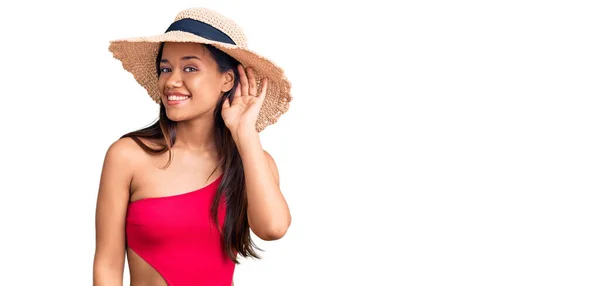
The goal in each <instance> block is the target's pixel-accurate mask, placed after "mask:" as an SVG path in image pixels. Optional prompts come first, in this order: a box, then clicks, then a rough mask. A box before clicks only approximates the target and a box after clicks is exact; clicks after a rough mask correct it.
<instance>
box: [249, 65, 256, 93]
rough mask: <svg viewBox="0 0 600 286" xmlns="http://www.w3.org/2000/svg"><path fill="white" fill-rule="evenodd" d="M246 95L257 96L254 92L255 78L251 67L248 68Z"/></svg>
mask: <svg viewBox="0 0 600 286" xmlns="http://www.w3.org/2000/svg"><path fill="white" fill-rule="evenodd" d="M248 94H249V95H252V96H257V95H258V93H257V92H256V76H255V75H254V69H252V68H251V67H249V68H248Z"/></svg>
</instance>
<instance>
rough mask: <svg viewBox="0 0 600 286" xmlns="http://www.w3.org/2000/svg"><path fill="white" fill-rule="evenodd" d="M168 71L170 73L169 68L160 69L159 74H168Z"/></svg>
mask: <svg viewBox="0 0 600 286" xmlns="http://www.w3.org/2000/svg"><path fill="white" fill-rule="evenodd" d="M170 71H171V69H170V68H160V72H161V73H163V72H170Z"/></svg>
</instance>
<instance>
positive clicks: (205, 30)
mask: <svg viewBox="0 0 600 286" xmlns="http://www.w3.org/2000/svg"><path fill="white" fill-rule="evenodd" d="M170 31H182V32H188V33H192V34H194V35H196V36H199V37H202V38H205V39H208V40H211V41H216V42H222V43H226V44H231V45H235V42H234V41H233V40H232V39H231V38H230V37H229V36H227V34H225V33H223V32H221V30H219V29H217V28H215V27H213V26H211V25H209V24H206V23H204V22H200V21H198V20H194V19H189V18H184V19H181V20H178V21H175V22H173V24H171V25H170V26H169V28H168V29H167V30H166V31H165V33H166V32H170Z"/></svg>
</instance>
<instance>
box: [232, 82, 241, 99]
mask: <svg viewBox="0 0 600 286" xmlns="http://www.w3.org/2000/svg"><path fill="white" fill-rule="evenodd" d="M241 85H242V84H241V83H238V85H237V86H236V87H235V92H234V93H233V98H234V99H235V98H236V97H240V96H242V88H241Z"/></svg>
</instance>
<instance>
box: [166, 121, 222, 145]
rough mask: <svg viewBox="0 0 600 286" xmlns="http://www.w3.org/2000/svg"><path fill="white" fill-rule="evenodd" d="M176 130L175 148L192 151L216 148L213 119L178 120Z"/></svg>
mask: <svg viewBox="0 0 600 286" xmlns="http://www.w3.org/2000/svg"><path fill="white" fill-rule="evenodd" d="M175 130H176V134H177V140H175V146H174V147H175V148H182V149H185V150H188V151H192V152H206V151H211V150H214V149H215V140H214V132H215V124H214V121H213V120H206V119H204V120H201V119H197V120H190V121H182V122H178V123H177V126H176V127H175Z"/></svg>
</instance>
